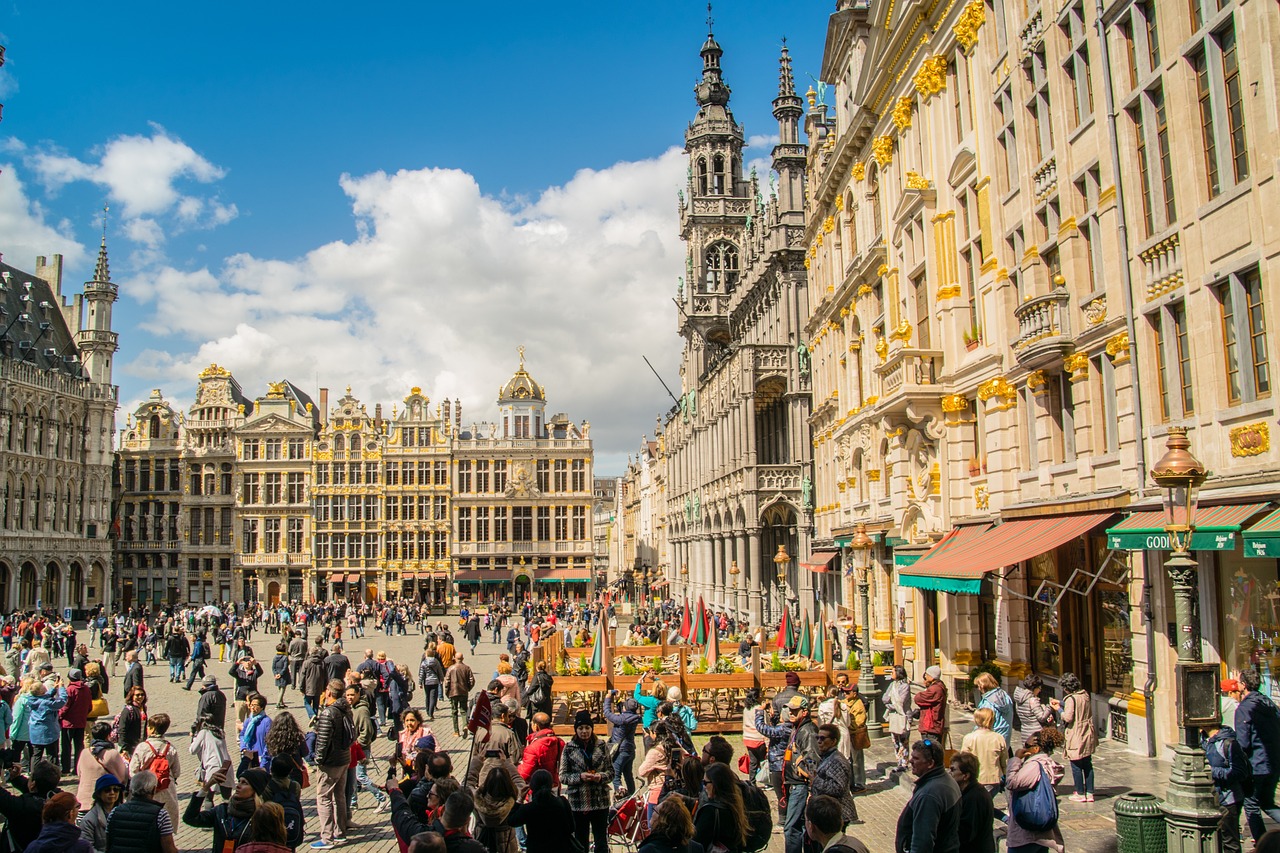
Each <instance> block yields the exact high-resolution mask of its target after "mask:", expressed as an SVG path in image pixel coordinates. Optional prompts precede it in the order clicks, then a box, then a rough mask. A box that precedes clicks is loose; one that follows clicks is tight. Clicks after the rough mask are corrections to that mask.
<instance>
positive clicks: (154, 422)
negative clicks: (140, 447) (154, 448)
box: [147, 415, 160, 438]
mask: <svg viewBox="0 0 1280 853" xmlns="http://www.w3.org/2000/svg"><path fill="white" fill-rule="evenodd" d="M159 437H160V416H159V415H152V416H151V420H150V421H148V422H147V438H159Z"/></svg>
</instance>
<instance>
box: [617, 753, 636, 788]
mask: <svg viewBox="0 0 1280 853" xmlns="http://www.w3.org/2000/svg"><path fill="white" fill-rule="evenodd" d="M635 763H636V748H635V747H634V746H631V747H630V748H628V746H627V745H626V744H624V745H623V746H622V748H621V749H619V750H618V757H617V758H615V759H613V787H615V788H617V787H619V784H618V783H619V782H621V781H626V783H627V787H626V792H627V793H626V796H628V797H629V796H631V795H632V794H634V793H635V790H636V780H635V776H634V775H632V769H633V768H634V767H635Z"/></svg>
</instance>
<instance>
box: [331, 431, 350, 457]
mask: <svg viewBox="0 0 1280 853" xmlns="http://www.w3.org/2000/svg"><path fill="white" fill-rule="evenodd" d="M346 446H347V445H346V439H345V438H343V437H342V433H340V432H339V433H335V434H334V436H333V449H334V450H336V451H338V452H339V453H341V452H342V451H343V450H345V449H346Z"/></svg>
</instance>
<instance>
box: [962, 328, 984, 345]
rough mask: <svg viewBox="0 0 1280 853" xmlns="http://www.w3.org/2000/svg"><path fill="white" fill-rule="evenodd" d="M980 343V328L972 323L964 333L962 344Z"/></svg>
mask: <svg viewBox="0 0 1280 853" xmlns="http://www.w3.org/2000/svg"><path fill="white" fill-rule="evenodd" d="M981 341H982V326H980V325H978V324H977V323H974V324H973V325H972V326H970V327H969V328H968V329H965V331H964V342H965V344H966V345H971V344H976V343H979V342H981Z"/></svg>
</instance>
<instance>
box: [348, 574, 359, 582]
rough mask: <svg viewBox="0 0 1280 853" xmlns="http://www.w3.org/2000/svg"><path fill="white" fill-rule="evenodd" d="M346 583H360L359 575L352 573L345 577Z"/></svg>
mask: <svg viewBox="0 0 1280 853" xmlns="http://www.w3.org/2000/svg"><path fill="white" fill-rule="evenodd" d="M347 583H360V573H359V572H352V573H351V574H349V575H347Z"/></svg>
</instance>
